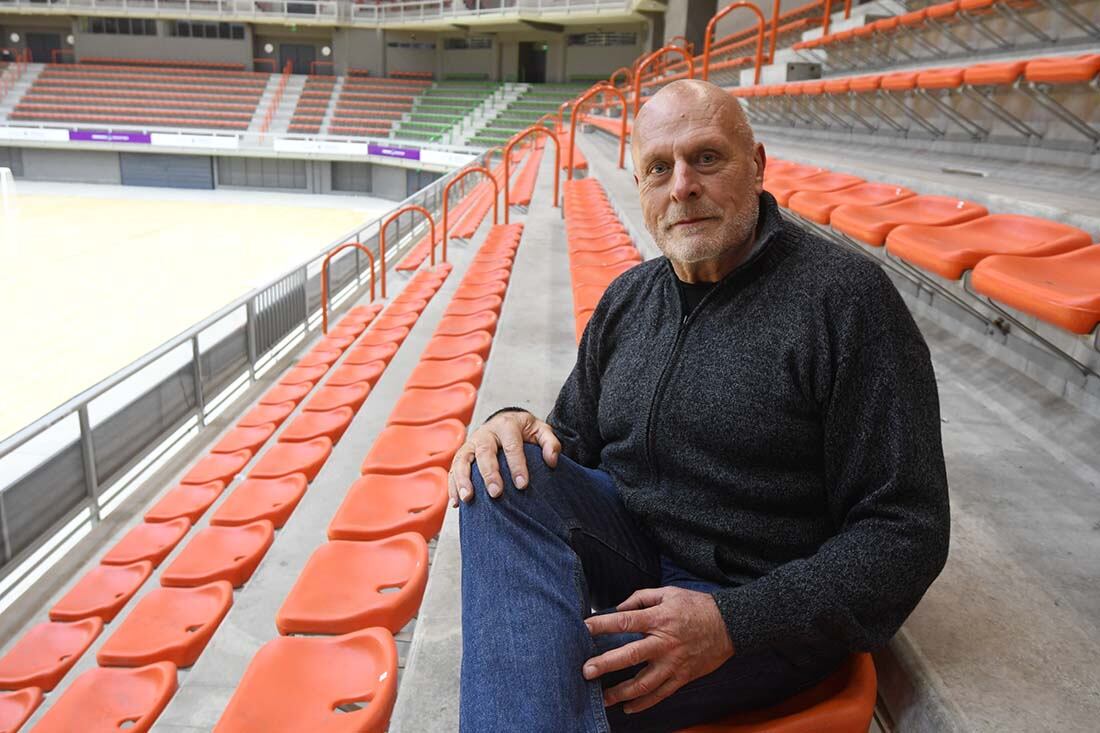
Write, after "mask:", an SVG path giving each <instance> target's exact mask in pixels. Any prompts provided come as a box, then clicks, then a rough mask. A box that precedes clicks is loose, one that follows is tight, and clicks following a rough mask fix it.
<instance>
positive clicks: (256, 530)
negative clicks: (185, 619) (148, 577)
mask: <svg viewBox="0 0 1100 733" xmlns="http://www.w3.org/2000/svg"><path fill="white" fill-rule="evenodd" d="M274 539H275V528H274V526H272V524H271V522H268V521H264V520H261V521H259V522H253V523H252V524H242V525H240V526H232V527H226V526H213V527H207V528H206V529H204V530H202V531H200V532H198V533H197V534H196V535H195V536H194V537H193V538H192V539H191V541H190V542H188V543H187V544H186V545H185V546H184V548H183V550H182V551H181V552H180V554H179V555H177V556H176V559H175V560H173V561H172V564H171V565H169V566H168V567H167V568H166V569H165V570H164V572H163V573H161V576H160V584H161V585H163V586H165V587H169V588H194V587H195V586H199V585H206V584H207V583H213V582H215V581H218V580H225V581H228V582H229V583H230V584H231V585H232V586H233V587H234V588H239V587H240V586H242V585H244V584H245V582H246V581H247V580H248V579H249V578H251V577H252V573H253V572H254V571H255V570H256V566H257V565H259V564H260V560H261V559H262V558H263V556H264V554H265V553H266V552H267V548H269V547H271V543H272V541H273V540H274Z"/></svg>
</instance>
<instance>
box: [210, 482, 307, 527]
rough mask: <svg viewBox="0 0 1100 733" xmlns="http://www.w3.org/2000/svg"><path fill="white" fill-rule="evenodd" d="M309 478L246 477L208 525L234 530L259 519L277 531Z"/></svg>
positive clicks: (304, 488) (287, 517)
mask: <svg viewBox="0 0 1100 733" xmlns="http://www.w3.org/2000/svg"><path fill="white" fill-rule="evenodd" d="M308 485H309V481H308V479H306V477H305V476H304V475H302V474H300V473H292V474H290V475H289V476H280V477H279V478H247V479H245V480H244V481H242V482H241V483H240V484H239V485H238V486H237V488H235V489H233V491H232V492H230V494H229V496H227V497H226V499H225V501H223V502H222V504H221V506H219V507H218V509H217V511H215V512H214V515H213V516H212V517H210V524H213V525H221V526H223V527H236V526H240V525H242V524H251V523H253V522H258V521H260V520H261V519H266V520H267V521H269V522H271V524H272V525H273V526H274V527H275V529H279V528H280V527H282V526H283V525H284V524H286V520H287V519H289V518H290V515H291V513H293V512H294V508H295V507H296V506H298V502H299V501H301V500H302V497H303V496H305V493H306V487H307V486H308Z"/></svg>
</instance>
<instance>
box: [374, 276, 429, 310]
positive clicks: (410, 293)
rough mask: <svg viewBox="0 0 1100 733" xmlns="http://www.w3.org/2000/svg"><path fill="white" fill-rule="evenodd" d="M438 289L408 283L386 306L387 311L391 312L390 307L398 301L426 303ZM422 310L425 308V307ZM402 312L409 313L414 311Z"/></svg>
mask: <svg viewBox="0 0 1100 733" xmlns="http://www.w3.org/2000/svg"><path fill="white" fill-rule="evenodd" d="M437 289H438V288H435V287H432V286H430V285H417V284H415V283H414V284H410V285H407V286H406V287H405V289H404V290H402V291H401V294H400V295H398V296H397V297H396V298H394V302H393V303H391V304H390V305H389V306H388V307H387V308H386V312H387V313H388V312H390V309H391V308H393V306H394V305H395V304H397V303H426V302H428V301H429V300H431V299H432V297H433V296H435V292H436V290H437ZM420 310H423V308H421V309H420ZM400 312H403V313H409V312H412V311H400Z"/></svg>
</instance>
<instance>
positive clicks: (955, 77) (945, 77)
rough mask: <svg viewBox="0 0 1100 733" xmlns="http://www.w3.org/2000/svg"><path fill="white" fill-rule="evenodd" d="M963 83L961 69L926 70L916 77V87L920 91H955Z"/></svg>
mask: <svg viewBox="0 0 1100 733" xmlns="http://www.w3.org/2000/svg"><path fill="white" fill-rule="evenodd" d="M962 83H963V69H961V68H958V67H941V68H938V69H928V70H927V71H922V72H921V73H920V74H918V75H917V86H919V87H920V88H921V89H957V88H959V87H961V86H962Z"/></svg>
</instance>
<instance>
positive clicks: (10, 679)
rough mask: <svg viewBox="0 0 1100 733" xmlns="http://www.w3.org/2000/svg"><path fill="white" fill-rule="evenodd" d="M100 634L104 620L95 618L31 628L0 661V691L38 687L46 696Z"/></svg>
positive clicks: (52, 622) (57, 622) (49, 622)
mask: <svg viewBox="0 0 1100 733" xmlns="http://www.w3.org/2000/svg"><path fill="white" fill-rule="evenodd" d="M101 631H103V620H102V619H101V618H99V617H98V616H91V617H89V618H86V619H81V620H80V621H72V622H64V621H47V622H45V623H41V624H37V625H35V626H32V627H31V628H30V630H28V631H27V633H25V634H24V635H23V637H22V638H21V639H19V641H17V642H16V643H15V644H14V645H13V646H12V647H11V649H9V650H8V653H7V654H5V655H4V656H3V657H2V658H0V689H5V690H15V689H19V688H20V687H38V688H41V689H42V690H44V691H46V692H49V691H50V690H52V689H53V688H55V687H57V683H58V682H60V681H61V678H62V677H64V676H65V673H66V672H68V671H69V670H70V669H72V666H73V665H74V664H76V661H77V660H78V659H80V656H81V655H82V654H84V652H86V651H88V647H90V646H91V645H92V642H93V641H95V638H96V637H97V636H99V632H101ZM0 730H2V727H0Z"/></svg>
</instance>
